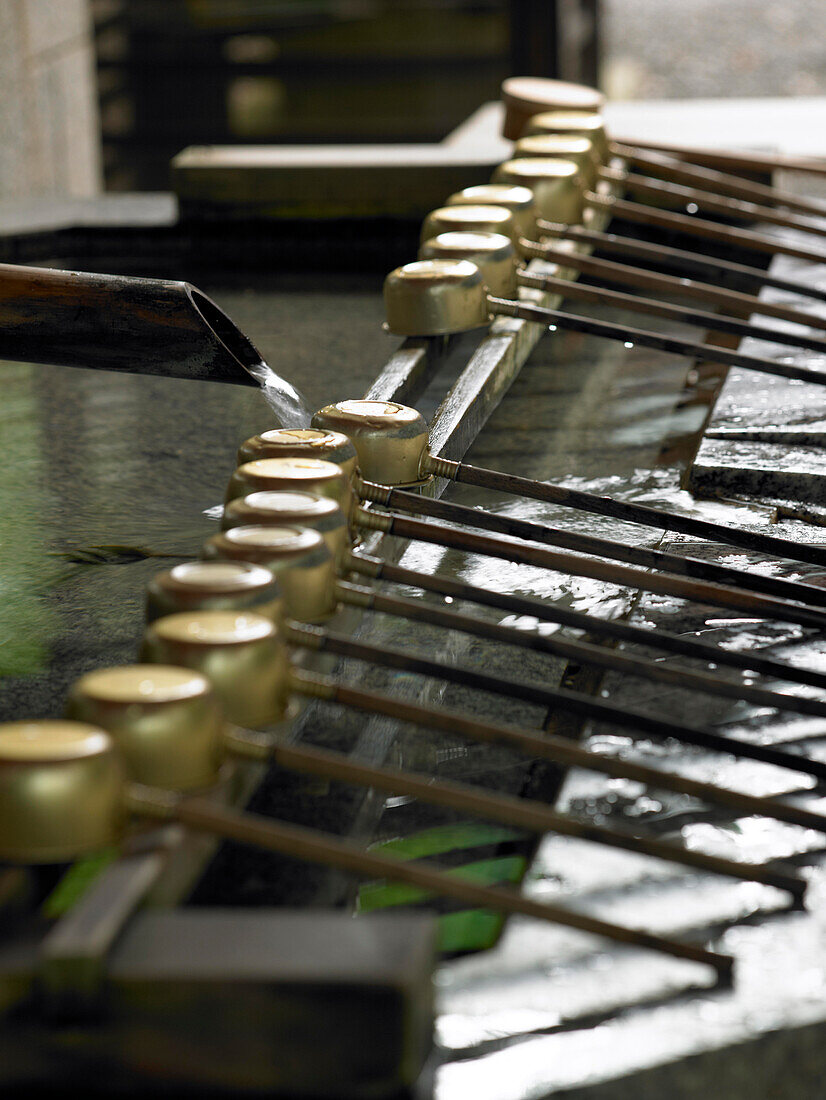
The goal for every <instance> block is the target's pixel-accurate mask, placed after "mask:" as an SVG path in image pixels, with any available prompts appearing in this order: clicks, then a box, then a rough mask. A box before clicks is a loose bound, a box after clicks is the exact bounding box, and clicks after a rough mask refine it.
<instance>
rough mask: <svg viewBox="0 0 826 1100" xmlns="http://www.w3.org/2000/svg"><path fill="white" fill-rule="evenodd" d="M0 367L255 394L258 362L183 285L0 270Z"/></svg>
mask: <svg viewBox="0 0 826 1100" xmlns="http://www.w3.org/2000/svg"><path fill="white" fill-rule="evenodd" d="M0 314H2V318H3V322H2V325H0V359H13V360H18V361H20V362H25V363H48V364H52V365H54V366H66V367H93V368H97V369H101V370H111V371H126V372H129V373H133V374H161V375H167V376H169V377H172V378H192V379H197V380H202V381H213V382H236V383H240V384H242V385H251V386H254V385H257V382H256V381H255V379H254V378H253V377H252V376H251V375H250V374H249V373H248V370H249V369H250V368H251V367H255V366H257V365H259V364H260V363H261V355H260V353H259V352H258V351H257V350H256V348H255V347H254V346H253V344H252V343H251V342H250V341H249V340H248V339H247V337H246V336H244V334H243V333H242V332H241V331H240V330H239V329H238V328H237V327H236V326H235V325H234V324H233V322H232V321H231V320H230V319H229V317H227V315H226V314H225V313H224V312H223V311H222V310H221V309H220V308H219V307H218V306H217V305H216V304H215V302H213V301H212V299H210V298H208V297H207V295H206V294H203V293H202V292H201V291H200V290H198V289H197V287H194V286H192V285H191V284H189V283H185V282H173V281H169V280H165V279H137V278H129V277H127V276H124V275H97V274H92V273H89V272H83V271H59V270H55V269H53V268H40V267H20V266H17V265H16V264H0Z"/></svg>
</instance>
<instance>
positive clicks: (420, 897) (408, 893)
mask: <svg viewBox="0 0 826 1100" xmlns="http://www.w3.org/2000/svg"><path fill="white" fill-rule="evenodd" d="M526 866H527V862H526V860H525V859H524V857H522V856H500V857H499V858H496V859H482V860H479V861H477V862H476V863H466V864H465V865H464V866H463V867H451V868H449V869H448V870H446V871H445V872H444V873H445V874H446V875H448V876H450V877H451V878H458V879H464V880H466V881H467V882H476V883H479V884H481V885H483V886H492V885H494V884H495V883H502V882H511V883H515V882H520V881H521V879H522V876H523V875H524V873H525V868H526ZM431 897H433V892H432V891H431V890H424V889H422V887H420V886H411V885H409V884H408V883H406V882H367V883H365V884H364V885H363V886H361V887H360V889H359V894H358V911H359V912H360V913H369V912H372V911H373V910H376V909H390V908H392V907H393V906H396V905H414V904H416V903H418V902H421V901H426V900H427V899H428V898H431Z"/></svg>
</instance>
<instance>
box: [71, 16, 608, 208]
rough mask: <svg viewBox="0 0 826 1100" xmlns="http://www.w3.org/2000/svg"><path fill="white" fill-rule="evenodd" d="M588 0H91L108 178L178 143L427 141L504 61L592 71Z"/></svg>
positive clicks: (164, 168) (126, 174)
mask: <svg viewBox="0 0 826 1100" xmlns="http://www.w3.org/2000/svg"><path fill="white" fill-rule="evenodd" d="M597 3H598V0H365V2H364V3H360V4H358V5H355V6H353V5H346V4H342V3H340V2H338V0H92V5H93V12H94V16H95V26H96V46H97V56H98V80H99V88H100V103H101V119H102V132H103V147H104V164H105V174H106V183H107V187H109V188H112V189H116V190H123V189H133V190H135V189H138V190H140V189H163V188H165V187H166V186H167V181H168V174H167V173H168V164H169V161H170V159H171V158H172V157H173V156H174V155H175V154H176V153H178V152H179V151H180V150H181V149H182V148H183V147H184V146H186V145H192V144H228V143H232V142H237V141H242V142H245V143H250V142H268V143H272V142H286V143H293V144H296V143H303V142H308V143H327V142H337V143H344V142H416V141H419V142H430V141H437V140H440V139H441V138H442V137H443V136H444V134H445V133H447V131H449V130H450V129H452V128H453V127H455V126H456V125H457V124H458V123H459V122H461V121H462V119H464V118H466V117H467V116H468V115H469V114H470V113H471V111H472V110H473V109H474V108H475V107H477V106H478V104H479V103H480V102H484V101H486V100H493V99H497V98H498V94H499V85H500V83H501V81H502V79H503V78H504V77H505V76H507V75H508V74H509V73H511V72H523V73H529V74H533V75H541V76H557V75H559V76H562V77H564V78H565V79H569V80H582V81H586V82H589V83H593V82H594V81H595V80H596V57H597V36H596V24H597V18H596V14H597V13H596V9H597Z"/></svg>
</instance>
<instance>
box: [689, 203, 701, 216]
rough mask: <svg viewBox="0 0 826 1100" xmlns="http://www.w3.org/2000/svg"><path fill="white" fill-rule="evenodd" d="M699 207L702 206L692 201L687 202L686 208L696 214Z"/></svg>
mask: <svg viewBox="0 0 826 1100" xmlns="http://www.w3.org/2000/svg"><path fill="white" fill-rule="evenodd" d="M699 209H700V207H699V206H698V205H697V203H696V202H690V203H687V204H686V210H687V211H688V213H689V214H696V213H697V211H698V210H699Z"/></svg>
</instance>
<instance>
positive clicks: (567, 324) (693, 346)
mask: <svg viewBox="0 0 826 1100" xmlns="http://www.w3.org/2000/svg"><path fill="white" fill-rule="evenodd" d="M823 259H824V261H825V262H826V255H824V257H823ZM488 303H489V304H490V308H491V311H492V312H493V313H497V314H500V315H502V316H505V317H518V318H519V320H521V321H533V322H535V323H537V324H540V325H555V326H556V327H557V328H561V329H568V330H569V331H571V332H581V333H584V334H585V335H587V336H602V337H604V338H605V339H607V340H621V341H623V342H624V343H626V344H628V345H629V346H631V345H632V344H639V346H640V347H642V348H653V349H654V350H655V351H665V352H669V353H670V354H672V355H686V356H688V357H689V358H691V359H701V360H705V361H707V362H709V363H723V364H725V365H726V366H729V367H745V368H746V369H747V370H756V371H760V372H761V373H762V374H776V375H778V376H779V377H780V378H791V379H793V380H794V381H796V382H813V383H815V384H816V385H818V386H826V372H824V371H818V370H807V369H806V368H805V367H795V366H792V365H791V364H790V363H779V362H776V361H775V360H774V359H762V358H760V357H759V356H757V355H744V354H743V353H742V352H739V351H728V350H727V349H726V348H720V347H717V345H715V344H700V343H697V342H695V341H694V340H683V339H682V338H680V337H677V336H663V335H661V334H660V333H657V332H650V331H649V330H647V329H641V328H631V327H630V326H626V325H615V324H612V323H611V322H609V321H598V320H596V319H595V318H593V317H580V316H578V315H577V314H575V313H564V312H561V311H560V310H557V309H548V308H547V307H546V306H535V305H530V304H529V303H527V302H513V301H510V300H509V299H507V298H496V297H494V296H493V295H491V296H490V297H489V298H488Z"/></svg>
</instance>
